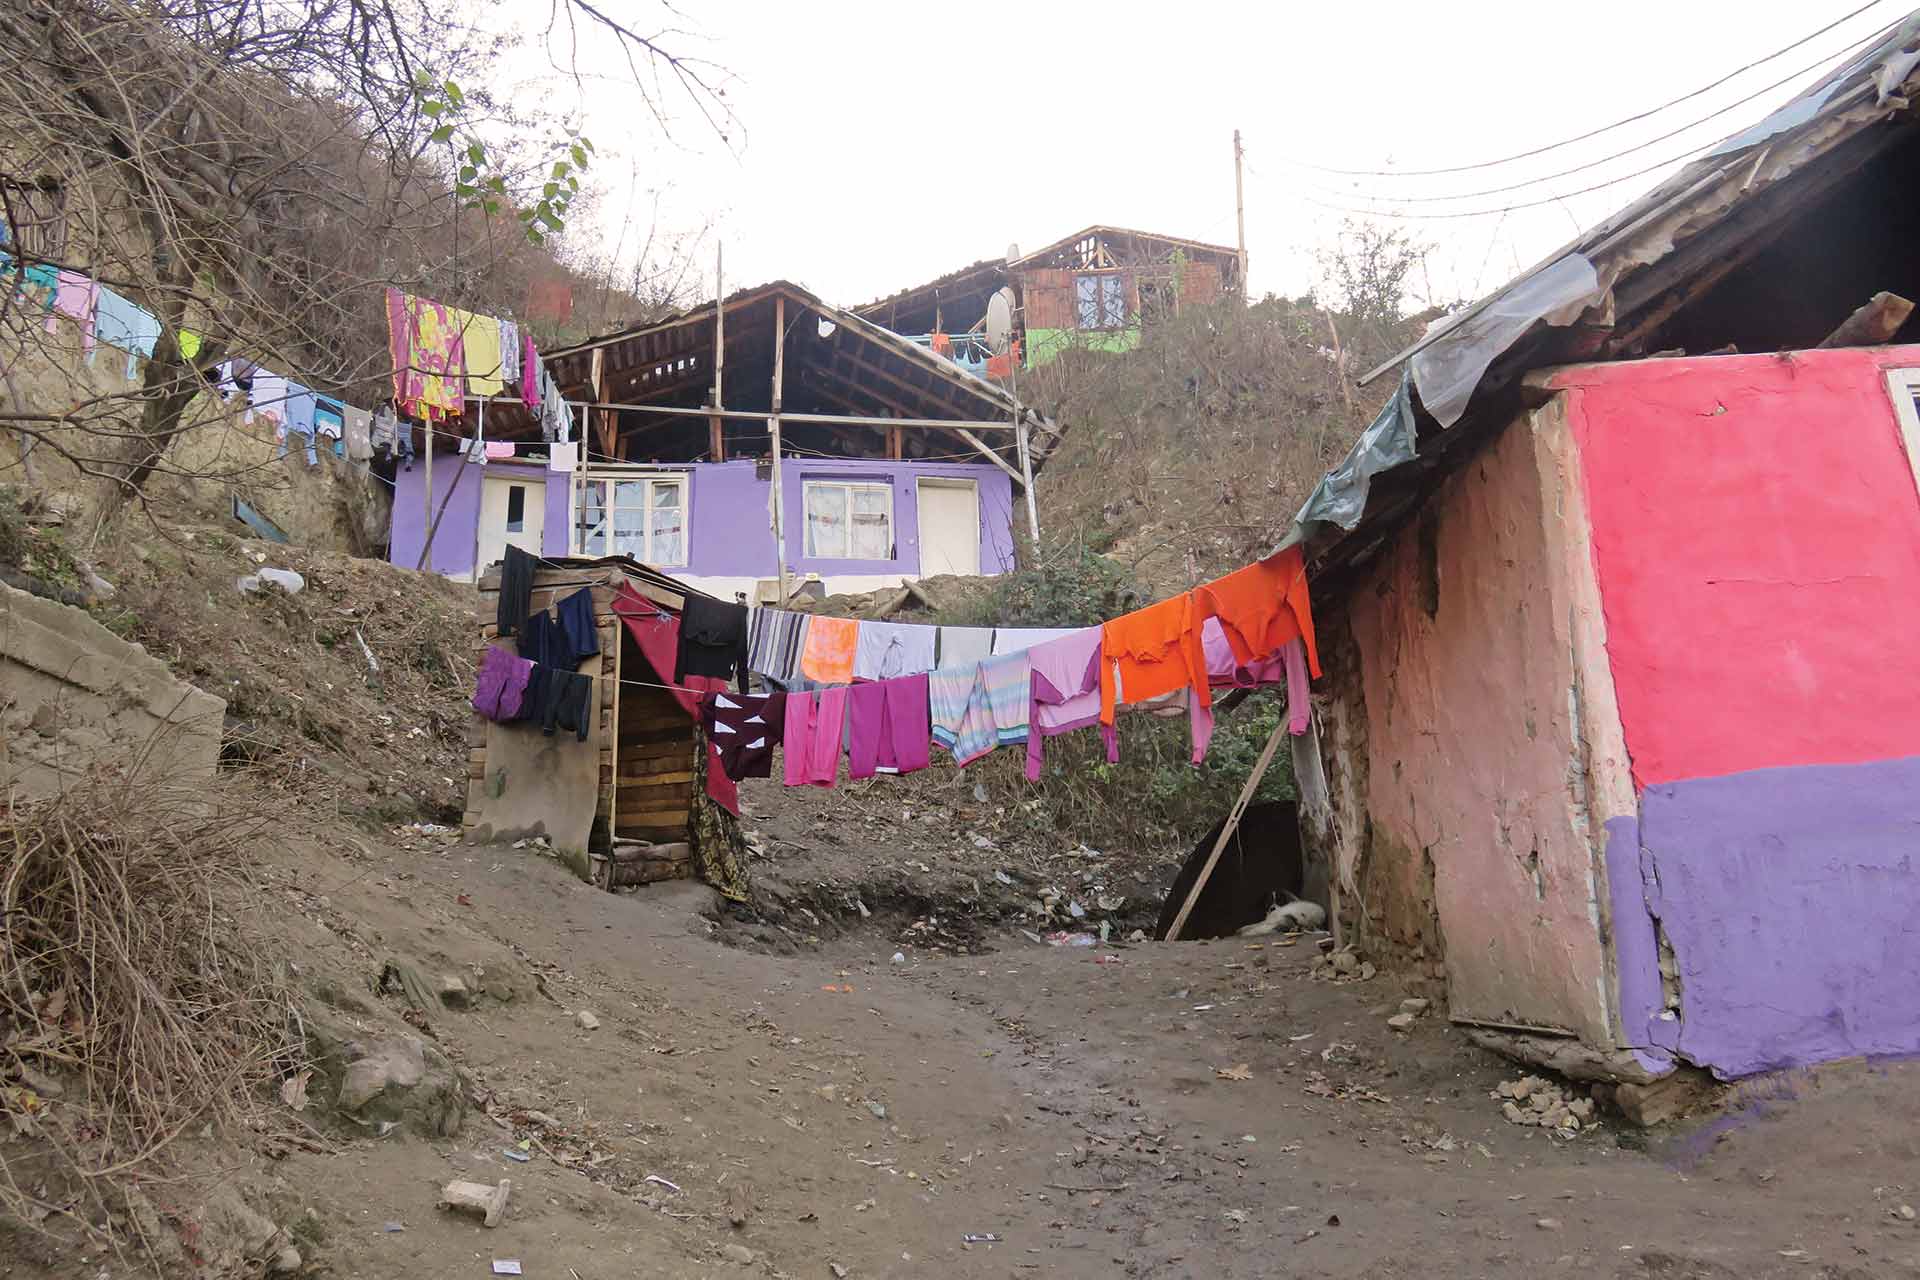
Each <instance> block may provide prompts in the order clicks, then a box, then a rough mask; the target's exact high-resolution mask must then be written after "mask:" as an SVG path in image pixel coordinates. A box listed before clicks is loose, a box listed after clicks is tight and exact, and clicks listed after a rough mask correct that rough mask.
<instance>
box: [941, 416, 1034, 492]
mask: <svg viewBox="0 0 1920 1280" xmlns="http://www.w3.org/2000/svg"><path fill="white" fill-rule="evenodd" d="M953 433H954V434H955V435H957V436H959V437H960V438H961V439H962V440H965V441H966V442H967V443H968V444H970V445H972V446H973V447H974V448H976V449H978V450H979V451H980V452H981V453H984V454H985V455H986V456H987V461H988V462H991V463H992V464H993V465H994V466H996V467H998V468H1000V469H1001V470H1002V471H1004V472H1006V473H1007V475H1008V476H1009V477H1011V478H1012V479H1013V481H1014V483H1016V484H1018V483H1020V473H1019V472H1018V471H1015V470H1014V469H1013V468H1012V467H1011V466H1009V465H1007V460H1006V459H1005V458H1003V457H1001V456H1000V455H999V454H997V453H995V452H994V451H993V449H992V447H991V446H989V445H988V444H987V442H986V441H985V440H982V439H981V438H980V437H979V436H977V435H975V434H973V432H971V431H969V430H967V429H966V428H965V427H955V428H954V429H953Z"/></svg>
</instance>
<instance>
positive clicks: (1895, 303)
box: [1820, 292, 1913, 347]
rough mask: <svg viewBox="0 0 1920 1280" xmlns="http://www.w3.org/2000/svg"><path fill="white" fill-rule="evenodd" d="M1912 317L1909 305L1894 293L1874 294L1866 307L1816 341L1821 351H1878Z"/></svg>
mask: <svg viewBox="0 0 1920 1280" xmlns="http://www.w3.org/2000/svg"><path fill="white" fill-rule="evenodd" d="M1912 314H1913V304H1912V303H1911V302H1909V301H1907V300H1906V299H1905V298H1903V297H1901V296H1900V295H1899V294H1897V293H1886V292H1881V293H1876V294H1874V295H1873V297H1871V298H1869V299H1868V300H1867V302H1866V305H1864V306H1862V307H1861V308H1860V309H1859V310H1858V311H1855V312H1854V313H1853V314H1852V315H1850V316H1848V317H1847V318H1846V319H1845V320H1842V321H1841V322H1840V327H1839V328H1837V329H1835V330H1834V331H1833V332H1832V333H1830V334H1828V335H1827V336H1826V337H1824V338H1822V339H1821V340H1820V345H1821V346H1822V347H1878V346H1882V345H1884V344H1886V343H1888V342H1891V341H1893V335H1894V334H1896V333H1898V332H1900V326H1901V325H1903V324H1905V323H1906V322H1907V317H1908V316H1910V315H1912Z"/></svg>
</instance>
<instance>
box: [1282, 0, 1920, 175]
mask: <svg viewBox="0 0 1920 1280" xmlns="http://www.w3.org/2000/svg"><path fill="white" fill-rule="evenodd" d="M1885 2H1886V0H1867V3H1866V4H1863V5H1861V6H1860V7H1859V8H1857V9H1855V10H1853V11H1852V12H1850V13H1847V14H1843V15H1842V16H1840V17H1838V18H1836V19H1834V20H1833V21H1832V22H1829V23H1828V24H1827V25H1826V26H1824V27H1821V28H1820V29H1819V30H1818V31H1814V32H1811V33H1809V34H1807V35H1804V36H1802V37H1801V38H1800V39H1798V40H1796V41H1794V42H1793V43H1792V44H1790V45H1787V46H1785V47H1784V48H1780V49H1776V50H1774V51H1773V52H1772V53H1770V54H1768V55H1767V56H1766V57H1764V58H1759V59H1756V60H1755V61H1753V62H1749V63H1747V64H1746V65H1745V66H1742V67H1738V68H1736V69H1735V70H1733V71H1729V72H1728V73H1727V74H1725V75H1723V76H1721V77H1720V78H1719V79H1718V80H1715V81H1714V82H1713V83H1712V84H1709V85H1704V86H1702V87H1701V88H1698V89H1695V90H1694V91H1693V92H1691V93H1687V94H1682V95H1681V96H1680V97H1678V98H1675V99H1673V100H1672V101H1670V102H1663V103H1661V104H1660V105H1659V106H1657V107H1649V108H1648V109H1647V110H1645V111H1642V112H1639V113H1637V114H1635V115H1631V116H1627V117H1625V118H1624V119H1621V120H1616V121H1614V122H1613V123H1612V124H1608V125H1602V126H1600V127H1599V128H1597V129H1590V130H1588V131H1587V132H1586V133H1582V134H1577V135H1576V136H1574V137H1571V138H1566V139H1563V140H1561V141H1559V142H1550V143H1547V144H1546V145H1544V146H1539V147H1535V148H1533V149H1532V150H1530V151H1522V152H1519V153H1517V154H1515V155H1510V156H1503V157H1502V158H1500V159H1498V160H1482V161H1479V162H1477V163H1474V164H1462V165H1451V166H1448V167H1446V168H1441V169H1339V168H1334V167H1332V166H1329V165H1319V164H1311V163H1309V162H1307V161H1304V160H1293V159H1287V158H1285V157H1283V158H1282V162H1283V163H1285V164H1289V165H1292V166H1294V167H1295V168H1299V169H1309V170H1313V171H1315V172H1318V173H1331V174H1336V175H1339V176H1341V177H1349V178H1431V177H1438V176H1441V175H1444V174H1451V173H1470V172H1473V171H1474V170H1477V169H1493V168H1497V167H1499V166H1500V165H1503V164H1512V163H1513V162H1514V161H1516V160H1527V159H1531V158H1532V157H1534V156H1537V155H1544V154H1545V153H1547V152H1549V151H1557V150H1559V149H1561V148H1562V147H1569V146H1572V145H1573V144H1575V143H1577V142H1585V141H1587V140H1588V139H1589V138H1596V137H1598V136H1600V135H1601V134H1603V133H1610V132H1612V131H1613V130H1615V129H1620V128H1624V127H1625V126H1627V125H1630V124H1636V123H1638V122H1639V121H1642V120H1645V119H1647V118H1648V117H1649V116H1655V115H1658V114H1660V113H1661V112H1662V111H1666V110H1669V109H1671V108H1673V107H1677V106H1679V105H1681V104H1682V103H1685V102H1690V101H1692V100H1693V99H1695V98H1698V97H1700V96H1701V95H1702V94H1706V93H1711V92H1712V91H1713V90H1715V89H1718V88H1719V87H1720V86H1721V85H1724V84H1726V83H1727V82H1728V81H1730V80H1733V79H1735V78H1737V77H1739V76H1741V75H1744V74H1745V73H1746V72H1748V71H1751V70H1753V69H1754V68H1755V67H1759V66H1764V65H1765V64H1766V63H1769V62H1772V61H1773V60H1774V59H1775V58H1778V57H1780V56H1782V55H1783V54H1788V53H1792V52H1793V51H1794V50H1795V49H1798V48H1799V47H1800V46H1801V45H1804V44H1806V43H1807V42H1808V41H1810V40H1815V39H1818V38H1819V37H1821V36H1823V35H1825V34H1826V33H1827V32H1829V31H1832V30H1833V29H1834V28H1835V27H1838V26H1840V25H1842V24H1843V23H1846V22H1849V21H1851V20H1853V19H1854V18H1857V17H1859V16H1860V15H1861V14H1863V13H1865V12H1866V11H1867V10H1869V9H1873V8H1877V7H1878V6H1880V5H1881V4H1884V3H1885ZM1886 30H1891V28H1886ZM1796 74H1804V73H1796ZM1762 92H1765V90H1762Z"/></svg>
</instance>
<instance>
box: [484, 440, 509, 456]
mask: <svg viewBox="0 0 1920 1280" xmlns="http://www.w3.org/2000/svg"><path fill="white" fill-rule="evenodd" d="M486 452H487V457H489V458H511V457H512V456H513V442H512V441H511V440H489V441H487V450H486Z"/></svg>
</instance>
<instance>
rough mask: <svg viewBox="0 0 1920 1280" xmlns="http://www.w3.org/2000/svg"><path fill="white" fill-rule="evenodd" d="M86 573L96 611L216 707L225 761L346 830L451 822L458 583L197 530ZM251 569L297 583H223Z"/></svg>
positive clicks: (456, 808)
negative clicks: (354, 823)
mask: <svg viewBox="0 0 1920 1280" xmlns="http://www.w3.org/2000/svg"><path fill="white" fill-rule="evenodd" d="M95 567H96V569H97V570H98V572H99V573H100V575H101V576H102V577H103V578H105V579H106V580H107V581H108V582H110V583H111V584H112V586H113V589H114V594H113V596H112V598H111V599H110V600H106V601H101V602H99V603H97V604H96V606H95V612H96V615H98V616H101V617H102V618H103V620H105V621H108V623H109V625H111V626H113V627H114V629H115V630H117V631H119V632H120V633H121V634H122V635H125V636H127V637H128V638H129V639H132V640H135V641H137V642H139V643H140V644H142V645H144V646H145V647H146V648H147V650H148V651H149V652H151V653H153V654H155V655H156V656H158V657H160V658H162V659H164V660H165V661H166V662H167V663H169V664H170V665H171V666H172V667H173V668H174V670H175V672H176V673H177V674H178V675H180V676H181V677H182V678H183V679H186V680H188V681H191V682H192V683H193V684H194V685H196V686H198V687H199V688H202V689H204V690H206V691H207V692H209V693H212V694H214V695H216V696H218V697H221V698H224V699H226V702H227V738H226V744H225V748H224V756H225V759H226V760H227V762H228V763H229V764H239V763H243V762H244V763H246V764H249V765H251V766H252V767H253V769H254V771H255V772H256V773H258V774H264V775H266V776H268V777H271V778H273V779H275V780H276V781H277V782H278V784H279V785H281V786H282V787H285V788H287V789H289V790H291V791H294V792H296V793H298V794H299V795H300V797H301V798H302V799H303V801H305V802H306V803H307V804H308V805H310V806H313V807H317V808H318V809H321V810H324V811H328V812H333V813H338V814H341V815H343V816H346V817H348V818H351V819H354V820H358V821H362V822H370V823H374V824H380V823H388V822H393V821H399V820H413V819H420V818H425V819H430V820H436V821H442V822H458V821H459V815H460V811H461V805H462V802H463V801H464V798H465V789H466V770H467V761H466V755H467V748H466V732H467V704H466V698H467V696H468V694H469V693H470V692H471V689H472V682H473V671H474V666H473V655H472V634H473V593H472V589H471V588H470V587H466V586H463V585H461V584H458V583H452V582H448V581H447V580H445V579H444V578H440V577H438V576H436V575H433V574H425V573H413V572H410V571H408V570H405V569H397V568H395V567H393V566H392V565H389V564H385V563H383V562H381V561H378V560H362V559H356V558H354V557H352V556H346V555H339V554H335V553H332V552H325V551H314V550H307V549H302V548H299V547H291V546H286V545H283V544H278V543H269V542H259V541H253V540H248V539H240V538H236V537H234V536H233V535H232V534H231V533H229V532H227V531H225V530H223V529H217V528H207V527H198V528H184V529H169V530H167V531H166V533H165V535H164V536H160V535H155V536H150V537H145V538H138V539H129V540H127V541H125V542H122V543H121V544H119V545H117V546H114V547H112V548H109V549H108V550H107V551H106V553H105V554H104V555H102V556H100V557H99V558H98V559H97V560H96V561H95ZM267 568H275V569H288V570H292V571H293V572H295V573H297V574H299V575H300V578H301V580H302V581H303V582H304V585H303V586H302V587H301V588H300V590H298V591H297V592H292V593H289V592H288V591H286V590H284V589H282V588H280V587H277V586H274V585H272V584H271V583H265V584H261V585H259V586H258V588H257V589H256V590H253V591H245V590H242V589H241V587H240V586H238V585H237V584H238V583H239V581H240V580H241V579H242V578H247V577H257V576H258V575H259V574H260V572H261V570H263V569H267Z"/></svg>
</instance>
